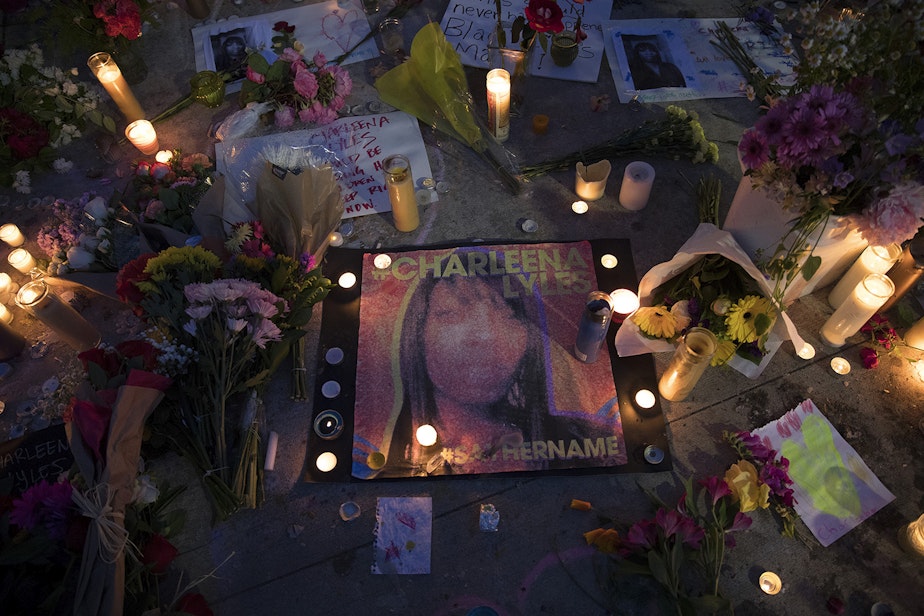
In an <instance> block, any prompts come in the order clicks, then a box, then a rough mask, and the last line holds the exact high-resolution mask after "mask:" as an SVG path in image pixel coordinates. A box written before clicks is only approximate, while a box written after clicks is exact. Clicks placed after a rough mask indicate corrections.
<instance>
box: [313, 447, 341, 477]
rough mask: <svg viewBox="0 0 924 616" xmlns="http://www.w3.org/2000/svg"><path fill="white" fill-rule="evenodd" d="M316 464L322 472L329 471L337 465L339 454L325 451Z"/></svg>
mask: <svg viewBox="0 0 924 616" xmlns="http://www.w3.org/2000/svg"><path fill="white" fill-rule="evenodd" d="M315 466H317V467H318V470H319V471H321V472H322V473H328V472H330V471H332V470H334V468H336V467H337V456H335V455H334V454H333V453H331V452H329V451H325V452H324V453H322V454H321V455H319V456H318V459H317V460H315Z"/></svg>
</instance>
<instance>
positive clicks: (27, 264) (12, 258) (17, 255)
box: [6, 248, 35, 274]
mask: <svg viewBox="0 0 924 616" xmlns="http://www.w3.org/2000/svg"><path fill="white" fill-rule="evenodd" d="M6 260H7V261H9V262H10V265H12V266H13V267H15V268H16V269H18V270H19V271H20V272H22V273H23V274H28V273H29V272H31V271H32V270H33V269H34V268H35V258H34V257H33V256H32V253H30V252H29V251H28V250H26V249H25V248H17V249H15V250H13V251H11V252H10V254H9V255H7V257H6Z"/></svg>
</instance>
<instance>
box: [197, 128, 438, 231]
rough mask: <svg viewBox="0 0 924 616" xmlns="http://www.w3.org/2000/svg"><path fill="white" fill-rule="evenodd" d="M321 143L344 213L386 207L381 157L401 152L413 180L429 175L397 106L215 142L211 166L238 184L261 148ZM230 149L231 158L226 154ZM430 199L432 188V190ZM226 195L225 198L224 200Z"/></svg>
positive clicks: (241, 196)
mask: <svg viewBox="0 0 924 616" xmlns="http://www.w3.org/2000/svg"><path fill="white" fill-rule="evenodd" d="M280 144H283V145H291V146H292V147H299V146H302V147H308V146H323V147H324V148H327V149H328V150H330V151H331V152H333V154H334V156H335V157H336V158H337V159H338V163H337V164H338V169H337V171H338V172H339V174H340V177H339V181H340V189H341V191H342V194H343V207H344V213H343V217H344V218H353V217H356V216H362V215H364V214H376V213H381V212H390V211H391V202H390V201H389V200H388V192H387V189H386V187H385V179H384V175H383V173H382V161H383V160H384V159H385V158H386V157H388V156H390V155H392V154H404V155H405V156H407V157H408V159H409V160H410V162H411V172H412V173H413V175H414V179H415V181H417V180H420V179H421V178H426V177H430V174H431V171H430V161H429V159H428V158H427V148H426V146H425V145H424V142H423V137H422V136H421V134H420V125H419V124H418V123H417V119H416V118H414V117H413V116H411V115H408V114H406V113H404V112H403V111H394V112H391V113H382V114H376V115H367V116H352V117H346V118H341V119H339V120H336V121H334V122H332V123H330V124H326V125H324V126H318V127H313V128H310V129H306V130H299V131H289V132H285V133H277V134H274V135H267V136H265V137H253V138H250V139H239V140H237V141H234V142H230V143H227V144H226V143H222V142H219V143H216V144H215V158H216V168H217V169H218V171H219V173H221V174H223V175H225V176H227V177H229V178H230V181H229V182H228V185H229V186H243V185H246V184H247V182H246V181H242V180H241V177H246V176H247V175H248V174H252V173H254V171H253V170H254V169H256V170H260V169H262V159H261V152H263V150H264V148H266V147H268V146H274V145H280ZM232 151H233V152H234V157H233V159H230V156H229V153H230V152H232ZM237 192H238V194H233V193H229V195H228V196H229V197H231V198H232V199H235V200H236V201H239V202H242V203H239V205H243V206H246V201H247V200H248V199H251V198H253V196H252V193H253V191H252V190H245V191H243V192H242V191H240V190H238V191H237ZM431 197H432V199H431V200H433V201H435V200H436V197H437V195H436V193H435V192H434V193H433V194H432V196H431ZM227 198H228V197H226V199H227Z"/></svg>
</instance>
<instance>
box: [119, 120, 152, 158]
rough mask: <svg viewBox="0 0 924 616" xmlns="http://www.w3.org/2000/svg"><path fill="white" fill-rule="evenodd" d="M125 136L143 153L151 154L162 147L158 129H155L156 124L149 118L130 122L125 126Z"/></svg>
mask: <svg viewBox="0 0 924 616" xmlns="http://www.w3.org/2000/svg"><path fill="white" fill-rule="evenodd" d="M125 136H126V137H127V138H128V140H129V141H131V142H132V145H133V146H135V147H136V148H138V151H139V152H141V153H142V154H146V155H148V156H150V155H151V154H156V153H157V150H159V149H160V143H158V141H157V131H155V130H154V125H153V124H151V123H150V122H148V121H147V120H135V121H134V122H132V123H131V124H129V125H128V126H127V127H126V128H125Z"/></svg>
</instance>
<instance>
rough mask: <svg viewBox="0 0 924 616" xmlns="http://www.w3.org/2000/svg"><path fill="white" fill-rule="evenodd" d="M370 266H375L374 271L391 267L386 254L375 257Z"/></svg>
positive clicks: (389, 258)
mask: <svg viewBox="0 0 924 616" xmlns="http://www.w3.org/2000/svg"><path fill="white" fill-rule="evenodd" d="M372 264H373V265H375V269H388V268H389V267H391V257H389V256H388V255H386V254H380V255H375V258H374V259H373V260H372Z"/></svg>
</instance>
